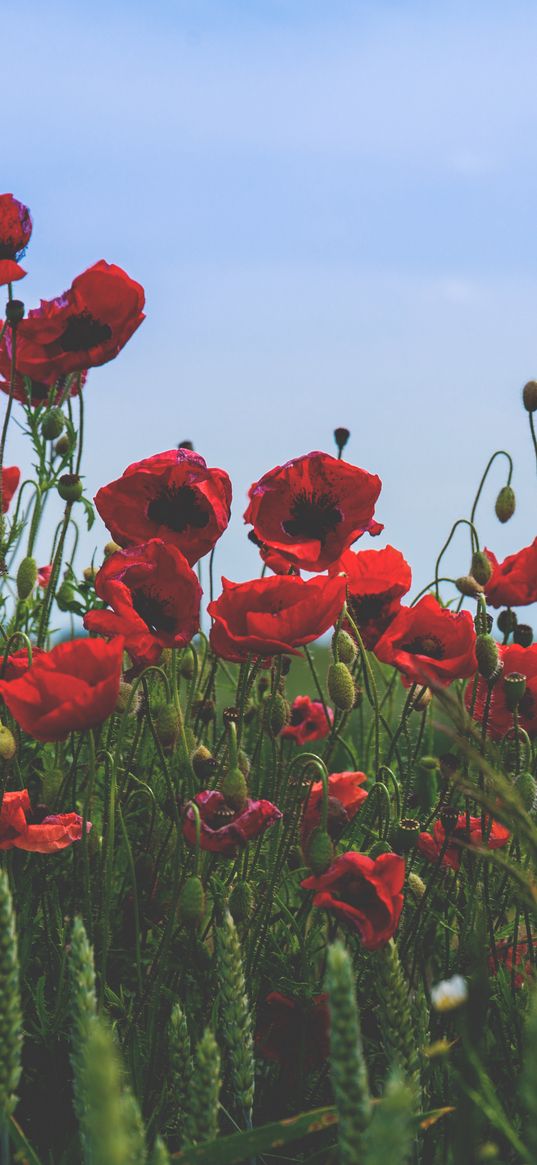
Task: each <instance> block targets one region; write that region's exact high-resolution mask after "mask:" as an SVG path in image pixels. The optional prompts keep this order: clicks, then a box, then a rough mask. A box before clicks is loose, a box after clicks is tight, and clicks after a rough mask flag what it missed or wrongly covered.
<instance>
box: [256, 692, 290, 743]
mask: <svg viewBox="0 0 537 1165" xmlns="http://www.w3.org/2000/svg"><path fill="white" fill-rule="evenodd" d="M262 708H263V724H264V726H265V728H266V729H267V732H269V733H270V735H271V736H279V734H280V732H281V730H282V728H285V727H286V726H287V724H288V723H289V720H290V719H291V708H290V706H289V701H288V700H286V698H285V696H283V695H282V693H281V692H276V694H275V696H274V698H273V697H272V694H271V693H270V692H267V693H266V695H265V696H264V697H263V703H262Z"/></svg>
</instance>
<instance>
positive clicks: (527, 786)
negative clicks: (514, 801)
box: [515, 772, 537, 814]
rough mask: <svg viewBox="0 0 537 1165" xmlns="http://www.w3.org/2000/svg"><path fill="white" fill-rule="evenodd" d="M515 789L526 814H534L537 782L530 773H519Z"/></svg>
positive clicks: (536, 800)
mask: <svg viewBox="0 0 537 1165" xmlns="http://www.w3.org/2000/svg"><path fill="white" fill-rule="evenodd" d="M515 789H516V791H517V793H518V795H519V797H520V800H521V801H522V804H523V806H524V809H525V810H526V812H527V813H532V814H533V813H534V812H535V809H536V808H537V781H536V780H535V777H534V776H533V774H532V773H530V772H524V773H520V776H519V777H517V779H516V781H515Z"/></svg>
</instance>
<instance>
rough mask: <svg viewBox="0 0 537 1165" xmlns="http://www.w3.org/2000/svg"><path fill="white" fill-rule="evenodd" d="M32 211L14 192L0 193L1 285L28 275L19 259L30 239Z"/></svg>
mask: <svg viewBox="0 0 537 1165" xmlns="http://www.w3.org/2000/svg"><path fill="white" fill-rule="evenodd" d="M31 233H32V219H31V215H30V211H29V210H28V207H27V206H24V205H23V203H22V202H18V201H17V199H16V198H14V197H13V195H12V194H0V285H2V284H5V283H14V282H15V280H16V279H22V277H23V276H24V275H26V271H23V269H22V267H19V263H18V260H19V259H22V256H23V254H24V252H25V250H26V247H27V246H28V243H29V241H30V235H31Z"/></svg>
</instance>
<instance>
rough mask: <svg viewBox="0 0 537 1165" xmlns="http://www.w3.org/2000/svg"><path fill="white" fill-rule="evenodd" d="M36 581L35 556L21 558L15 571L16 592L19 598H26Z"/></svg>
mask: <svg viewBox="0 0 537 1165" xmlns="http://www.w3.org/2000/svg"><path fill="white" fill-rule="evenodd" d="M36 582H37V562H36V561H35V558H23V560H22V562H21V564H20V566H19V569H18V571H17V594H18V596H19V599H27V598H28V597H29V596H30V595H31V593H32V591H33V589H34V587H35V584H36Z"/></svg>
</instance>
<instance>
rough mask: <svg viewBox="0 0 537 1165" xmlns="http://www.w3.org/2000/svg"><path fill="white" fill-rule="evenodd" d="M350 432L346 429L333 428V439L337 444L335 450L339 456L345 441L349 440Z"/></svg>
mask: <svg viewBox="0 0 537 1165" xmlns="http://www.w3.org/2000/svg"><path fill="white" fill-rule="evenodd" d="M349 437H350V432H349V430H348V429H343V428H341V429H334V441H335V442H336V445H337V451H338V453H339V455H340V456H341V454H342V452H343V450H344V448H345V445H346V444H347V441H348V440H349Z"/></svg>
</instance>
